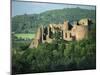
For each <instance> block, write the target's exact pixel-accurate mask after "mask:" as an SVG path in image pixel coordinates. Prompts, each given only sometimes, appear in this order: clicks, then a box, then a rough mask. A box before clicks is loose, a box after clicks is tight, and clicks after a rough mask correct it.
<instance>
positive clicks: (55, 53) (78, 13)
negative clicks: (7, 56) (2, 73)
mask: <svg viewBox="0 0 100 75" xmlns="http://www.w3.org/2000/svg"><path fill="white" fill-rule="evenodd" d="M82 18H90V19H92V21H93V24H91V31H90V32H89V35H88V38H87V39H83V40H81V41H70V42H68V41H64V40H63V39H60V38H59V37H60V36H61V35H60V34H59V33H57V34H55V38H56V40H55V41H53V43H44V44H42V43H41V44H40V45H39V46H38V47H37V48H32V49H30V48H29V45H30V43H31V41H32V40H33V39H34V35H35V33H36V31H37V28H38V27H39V26H40V25H44V26H47V25H48V24H50V23H56V24H59V23H63V22H64V20H69V22H70V23H72V21H78V20H80V19H82ZM11 32H12V33H11V34H12V50H11V51H12V69H13V73H17V74H18V73H40V72H55V71H71V70H86V69H95V68H96V10H88V9H81V8H64V9H57V10H50V11H46V12H43V13H40V14H26V13H25V14H24V15H17V16H14V17H12V30H11ZM16 34H17V35H18V34H20V36H24V37H20V38H18V36H19V35H18V36H16ZM21 34H22V35H21ZM23 34H26V35H23ZM27 35H28V36H30V37H27V39H26V38H25V37H26V36H27ZM32 35H33V36H32ZM24 38H25V39H24Z"/></svg>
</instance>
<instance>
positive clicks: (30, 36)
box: [15, 33, 35, 39]
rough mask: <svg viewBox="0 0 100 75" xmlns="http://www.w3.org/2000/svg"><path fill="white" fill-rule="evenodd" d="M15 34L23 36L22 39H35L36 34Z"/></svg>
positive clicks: (18, 36)
mask: <svg viewBox="0 0 100 75" xmlns="http://www.w3.org/2000/svg"><path fill="white" fill-rule="evenodd" d="M15 36H16V37H17V38H22V39H33V38H34V36H35V34H27V33H24V34H21V33H20V34H15Z"/></svg>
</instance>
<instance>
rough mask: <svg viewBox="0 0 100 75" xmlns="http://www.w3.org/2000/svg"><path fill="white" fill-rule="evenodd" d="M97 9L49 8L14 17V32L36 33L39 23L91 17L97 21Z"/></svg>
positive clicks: (45, 23) (46, 23)
mask: <svg viewBox="0 0 100 75" xmlns="http://www.w3.org/2000/svg"><path fill="white" fill-rule="evenodd" d="M95 14H96V12H95V10H88V9H81V8H64V9H56V10H49V11H46V12H43V13H40V14H24V15H18V16H14V17H12V32H15V33H34V32H35V31H36V29H37V27H38V26H39V25H48V24H50V23H63V21H64V20H69V21H70V22H72V21H77V20H79V19H81V18H91V19H93V20H94V21H95Z"/></svg>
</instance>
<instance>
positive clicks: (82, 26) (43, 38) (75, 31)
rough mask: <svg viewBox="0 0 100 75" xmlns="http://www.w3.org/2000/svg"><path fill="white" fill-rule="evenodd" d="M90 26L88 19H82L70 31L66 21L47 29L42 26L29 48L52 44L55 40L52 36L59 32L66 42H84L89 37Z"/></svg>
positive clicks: (51, 25)
mask: <svg viewBox="0 0 100 75" xmlns="http://www.w3.org/2000/svg"><path fill="white" fill-rule="evenodd" d="M88 25H89V20H88V19H81V20H80V21H79V22H75V23H74V25H72V28H71V29H69V27H70V25H69V22H68V21H64V23H63V24H50V25H49V26H47V27H43V26H41V27H40V28H38V30H37V33H36V36H35V39H34V40H33V41H32V43H31V44H30V46H29V48H33V47H35V48H37V47H38V45H39V44H40V43H45V42H48V43H51V42H52V41H53V40H54V39H55V38H54V37H52V35H53V34H54V33H55V32H58V31H59V32H61V35H62V38H63V39H64V40H66V41H73V40H82V39H84V38H86V37H87V35H88Z"/></svg>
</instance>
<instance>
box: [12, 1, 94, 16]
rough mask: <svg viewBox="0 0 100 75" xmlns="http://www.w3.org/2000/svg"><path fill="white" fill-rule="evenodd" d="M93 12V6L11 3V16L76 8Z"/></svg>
mask: <svg viewBox="0 0 100 75" xmlns="http://www.w3.org/2000/svg"><path fill="white" fill-rule="evenodd" d="M76 7H80V8H82V9H89V10H95V6H89V5H71V4H54V3H36V2H19V1H12V16H16V15H23V14H39V13H42V12H45V11H48V10H54V9H63V8H76Z"/></svg>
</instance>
